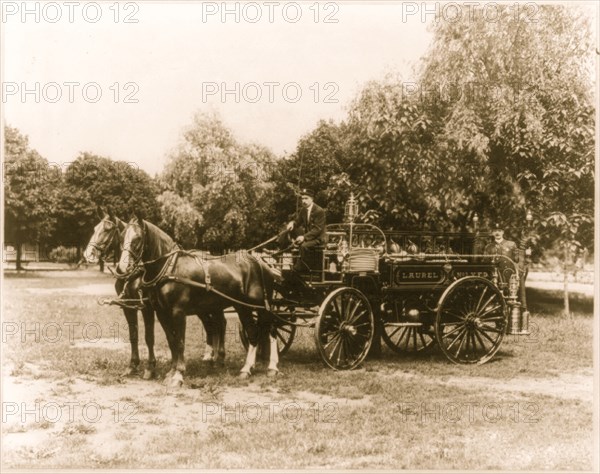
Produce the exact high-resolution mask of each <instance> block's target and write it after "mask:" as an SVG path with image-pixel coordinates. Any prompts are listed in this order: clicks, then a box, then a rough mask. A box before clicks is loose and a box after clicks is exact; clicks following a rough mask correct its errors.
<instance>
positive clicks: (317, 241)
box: [279, 189, 326, 272]
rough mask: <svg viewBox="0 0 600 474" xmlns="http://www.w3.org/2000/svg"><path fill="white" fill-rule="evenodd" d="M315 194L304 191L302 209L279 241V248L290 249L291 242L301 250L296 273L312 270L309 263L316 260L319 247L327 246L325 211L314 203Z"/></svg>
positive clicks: (289, 223)
mask: <svg viewBox="0 0 600 474" xmlns="http://www.w3.org/2000/svg"><path fill="white" fill-rule="evenodd" d="M314 196H315V194H314V192H313V191H312V190H310V189H302V190H301V192H300V197H301V199H302V208H301V209H300V210H299V211H298V213H297V214H296V216H295V217H294V219H293V220H291V221H290V222H288V224H287V226H286V232H285V233H283V234H282V236H281V238H280V239H279V247H280V248H282V249H284V248H287V247H289V245H290V242H292V243H293V245H294V246H297V247H299V249H300V258H299V259H298V260H296V263H295V264H294V270H295V271H296V272H304V271H307V270H310V268H311V266H310V264H309V263H308V262H311V261H313V260H314V257H315V254H316V250H317V248H318V247H320V246H322V245H324V244H325V241H326V233H325V222H326V221H325V210H324V209H323V208H322V207H320V206H318V205H317V204H316V203H315V202H314Z"/></svg>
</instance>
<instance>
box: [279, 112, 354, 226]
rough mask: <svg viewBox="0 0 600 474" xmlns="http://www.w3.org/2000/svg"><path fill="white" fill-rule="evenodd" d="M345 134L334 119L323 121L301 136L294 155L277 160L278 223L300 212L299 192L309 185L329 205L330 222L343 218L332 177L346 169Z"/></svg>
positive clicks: (319, 198)
mask: <svg viewBox="0 0 600 474" xmlns="http://www.w3.org/2000/svg"><path fill="white" fill-rule="evenodd" d="M343 134H344V131H343V130H342V128H341V127H340V126H339V125H336V124H335V123H334V122H333V121H331V120H330V121H324V120H321V121H319V122H318V124H317V126H316V127H315V129H314V130H313V131H311V132H310V133H308V134H306V135H304V136H303V137H302V138H300V140H299V141H298V145H297V147H296V151H295V152H294V153H293V154H292V155H291V156H289V157H286V158H283V159H281V160H279V161H278V162H277V164H276V165H275V168H274V170H273V176H272V180H273V182H274V190H273V193H274V199H275V202H277V207H276V209H275V215H274V219H275V220H276V221H277V222H280V223H281V222H287V221H288V219H289V217H290V215H291V214H293V213H295V212H296V211H297V208H298V205H299V200H298V191H299V190H300V189H301V188H305V187H310V188H313V189H314V190H315V192H316V193H317V195H316V201H317V202H318V203H319V204H320V205H322V206H325V207H327V218H328V220H329V221H337V220H339V219H341V217H342V216H341V214H340V206H339V205H337V204H336V203H335V201H334V200H333V196H334V195H335V194H336V188H335V183H334V182H332V177H333V176H335V175H337V174H339V173H340V172H341V171H342V168H341V165H340V163H341V162H342V161H343V154H344V150H343V136H344V135H343ZM330 200H331V203H330ZM329 204H332V205H331V206H330V205H329Z"/></svg>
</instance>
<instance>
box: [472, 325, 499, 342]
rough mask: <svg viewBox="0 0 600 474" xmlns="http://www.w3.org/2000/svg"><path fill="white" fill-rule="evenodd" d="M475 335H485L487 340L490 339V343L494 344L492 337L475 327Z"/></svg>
mask: <svg viewBox="0 0 600 474" xmlns="http://www.w3.org/2000/svg"><path fill="white" fill-rule="evenodd" d="M476 332H477V335H478V336H479V335H480V334H481V335H482V336H483V337H485V338H486V339H487V340H488V341H490V342H491V343H492V344H496V341H495V340H494V339H492V338H491V337H490V336H489V335H488V334H487V333H486V332H484V331H482V330H481V329H479V328H477V331H476Z"/></svg>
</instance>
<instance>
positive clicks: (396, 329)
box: [388, 326, 404, 339]
mask: <svg viewBox="0 0 600 474" xmlns="http://www.w3.org/2000/svg"><path fill="white" fill-rule="evenodd" d="M400 329H404V327H402V326H398V327H395V328H394V330H393V331H392V333H391V334H389V335H388V337H389V338H390V339H391V338H392V337H394V335H395V334H396V333H397V332H398V331H400Z"/></svg>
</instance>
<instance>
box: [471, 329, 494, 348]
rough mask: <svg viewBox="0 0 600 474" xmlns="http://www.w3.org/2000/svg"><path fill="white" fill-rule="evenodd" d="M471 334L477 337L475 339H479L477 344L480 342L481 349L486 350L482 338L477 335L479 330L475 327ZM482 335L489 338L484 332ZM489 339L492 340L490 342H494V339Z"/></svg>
mask: <svg viewBox="0 0 600 474" xmlns="http://www.w3.org/2000/svg"><path fill="white" fill-rule="evenodd" d="M473 334H474V335H475V337H477V340H478V341H479V344H481V347H482V348H483V350H484V351H487V350H486V348H485V343H484V342H483V339H481V336H480V335H479V330H478V329H477V328H476V329H475V331H473ZM484 335H485V336H486V337H487V338H488V339H489V336H488V335H487V334H485V333H484ZM490 341H491V342H492V344H493V343H494V341H492V340H491V339H490Z"/></svg>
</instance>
